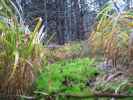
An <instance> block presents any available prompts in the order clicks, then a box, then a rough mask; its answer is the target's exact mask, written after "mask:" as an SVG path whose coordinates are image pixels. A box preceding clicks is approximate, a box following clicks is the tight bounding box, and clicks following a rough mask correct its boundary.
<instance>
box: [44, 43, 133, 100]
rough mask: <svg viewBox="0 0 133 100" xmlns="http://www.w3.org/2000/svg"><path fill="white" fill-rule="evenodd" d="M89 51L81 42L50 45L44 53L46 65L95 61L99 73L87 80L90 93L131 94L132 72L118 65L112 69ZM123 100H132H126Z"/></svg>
mask: <svg viewBox="0 0 133 100" xmlns="http://www.w3.org/2000/svg"><path fill="white" fill-rule="evenodd" d="M89 50H90V49H89V46H88V43H87V42H86V41H82V42H71V43H66V44H65V45H63V46H59V45H56V44H50V45H49V46H48V47H46V48H45V50H44V51H45V55H46V59H47V60H48V64H55V63H56V62H61V61H67V60H69V59H77V58H80V59H84V58H86V57H87V58H92V59H95V62H96V63H95V65H94V67H96V68H98V70H99V72H100V73H98V74H97V75H96V76H95V77H92V78H90V79H89V80H87V83H88V86H89V87H91V91H93V92H95V93H103V94H104V93H105V94H110V93H113V94H124V95H129V94H133V81H132V80H133V79H132V76H133V74H132V73H133V71H132V70H130V71H128V69H124V68H121V66H120V65H118V66H119V68H117V69H116V68H113V67H112V66H111V65H107V64H105V63H104V62H105V61H104V58H103V57H101V56H99V57H96V58H93V57H92V56H91V55H90V52H89ZM123 69H124V70H123ZM90 70H91V69H90ZM125 70H126V71H125ZM127 73H128V74H127ZM105 100H106V99H105ZM112 100H113V99H112ZM120 100H121V99H120ZM124 100H132V99H130V98H128V99H124Z"/></svg>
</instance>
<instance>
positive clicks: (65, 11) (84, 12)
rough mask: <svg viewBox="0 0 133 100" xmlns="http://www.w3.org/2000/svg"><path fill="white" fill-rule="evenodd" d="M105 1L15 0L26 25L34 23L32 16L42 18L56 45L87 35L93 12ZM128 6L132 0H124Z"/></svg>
mask: <svg viewBox="0 0 133 100" xmlns="http://www.w3.org/2000/svg"><path fill="white" fill-rule="evenodd" d="M107 1H109V0H16V3H17V5H18V6H19V7H20V8H21V9H23V12H22V15H23V19H24V20H25V22H26V24H28V25H31V27H33V25H34V19H35V18H36V17H42V18H43V20H44V24H45V26H46V27H45V29H44V30H45V31H47V36H45V38H44V40H43V41H45V39H49V38H50V37H51V36H52V37H53V42H55V41H54V40H58V43H59V44H64V43H65V42H68V41H73V40H83V39H85V38H88V33H90V32H91V31H92V27H93V26H94V25H93V24H94V22H96V14H97V13H98V12H99V11H100V9H101V8H102V7H103V5H104V4H106V3H107ZM125 1H126V3H127V7H128V8H132V6H133V5H132V2H133V1H132V0H125Z"/></svg>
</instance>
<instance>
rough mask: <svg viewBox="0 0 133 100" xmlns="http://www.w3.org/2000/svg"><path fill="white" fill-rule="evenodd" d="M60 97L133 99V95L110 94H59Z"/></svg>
mask: <svg viewBox="0 0 133 100" xmlns="http://www.w3.org/2000/svg"><path fill="white" fill-rule="evenodd" d="M58 95H59V96H66V97H73V98H95V97H97V98H99V97H102V98H107V97H109V98H112V97H114V98H128V97H129V98H133V95H126V94H110V93H95V94H92V95H78V94H62V93H61V94H58Z"/></svg>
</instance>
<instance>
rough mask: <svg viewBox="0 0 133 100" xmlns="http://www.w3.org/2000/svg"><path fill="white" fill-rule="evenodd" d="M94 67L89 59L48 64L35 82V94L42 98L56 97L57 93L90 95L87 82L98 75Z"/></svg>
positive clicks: (93, 62)
mask: <svg viewBox="0 0 133 100" xmlns="http://www.w3.org/2000/svg"><path fill="white" fill-rule="evenodd" d="M94 65H95V61H94V60H92V59H89V58H83V59H74V60H67V61H66V60H65V61H59V62H56V63H55V64H49V65H48V66H45V67H44V69H43V71H42V72H41V73H40V76H39V77H38V79H37V80H36V86H37V87H36V92H35V93H40V94H41V96H40V97H42V98H44V97H47V96H52V95H53V96H54V95H55V96H56V95H57V96H58V94H59V93H66V94H67V93H68V94H80V95H85V94H91V93H92V91H91V89H90V87H89V83H87V82H88V81H89V80H91V79H92V78H95V77H96V76H97V75H98V73H99V71H98V69H97V68H96V67H95V66H94ZM87 85H88V86H87ZM59 100H60V99H59Z"/></svg>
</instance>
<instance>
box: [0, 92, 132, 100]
mask: <svg viewBox="0 0 133 100" xmlns="http://www.w3.org/2000/svg"><path fill="white" fill-rule="evenodd" d="M37 94H41V95H44V96H48V95H45V94H44V93H42V92H38V93H37ZM49 96H53V97H54V96H63V97H70V98H77V99H81V98H100V97H101V98H112V97H114V98H133V95H126V94H111V93H94V94H92V95H80V94H64V93H58V94H54V95H49ZM4 97H6V98H7V97H16V98H23V99H26V100H37V98H36V97H35V96H25V95H4V94H0V98H4Z"/></svg>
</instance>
